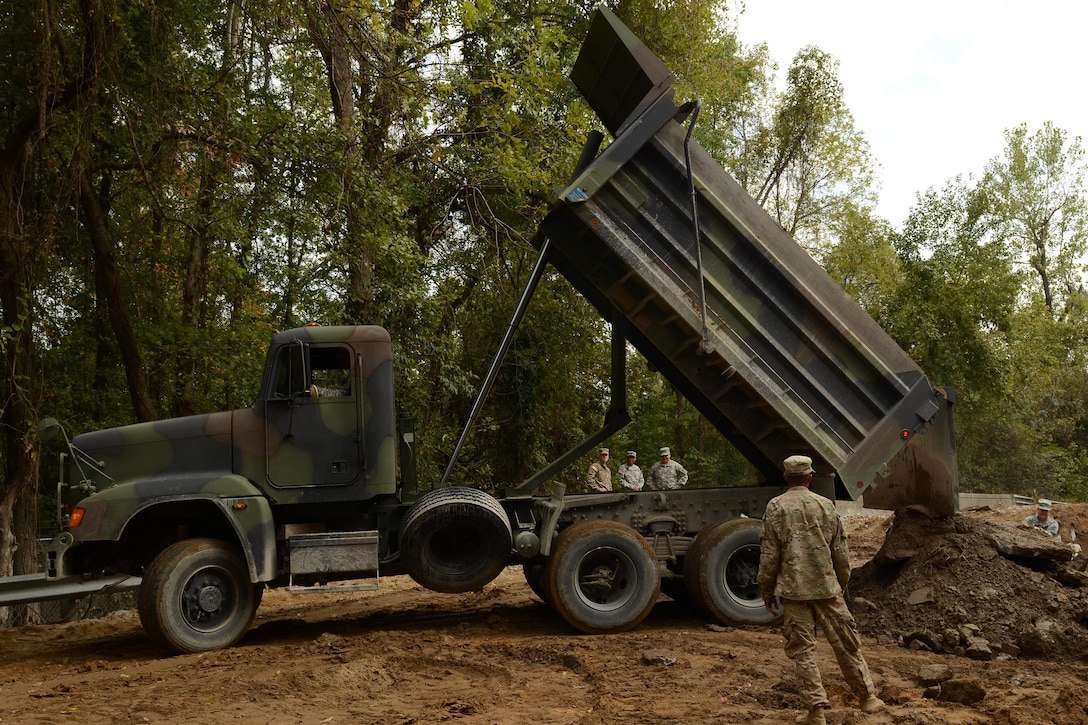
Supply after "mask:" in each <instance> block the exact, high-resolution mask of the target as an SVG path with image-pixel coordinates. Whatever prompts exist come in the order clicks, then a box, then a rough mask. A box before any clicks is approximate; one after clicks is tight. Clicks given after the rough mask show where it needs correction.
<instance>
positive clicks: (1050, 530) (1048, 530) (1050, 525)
mask: <svg viewBox="0 0 1088 725" xmlns="http://www.w3.org/2000/svg"><path fill="white" fill-rule="evenodd" d="M1024 526H1031V527H1034V528H1036V529H1039V530H1040V531H1042V532H1043V533H1044V534H1046V535H1047V536H1057V535H1058V520H1057V519H1055V518H1054V517H1053V516H1047V517H1046V521H1040V520H1039V514H1032V515H1031V516H1028V517H1027V518H1026V519H1024Z"/></svg>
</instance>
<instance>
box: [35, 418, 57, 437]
mask: <svg viewBox="0 0 1088 725" xmlns="http://www.w3.org/2000/svg"><path fill="white" fill-rule="evenodd" d="M60 430H61V429H60V423H58V422H57V419H56V418H42V419H41V421H39V423H38V438H40V439H41V440H43V441H51V440H53V439H54V438H56V437H57V435H58V434H59V433H60Z"/></svg>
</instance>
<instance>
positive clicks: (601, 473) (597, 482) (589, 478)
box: [586, 462, 612, 491]
mask: <svg viewBox="0 0 1088 725" xmlns="http://www.w3.org/2000/svg"><path fill="white" fill-rule="evenodd" d="M586 483H588V484H589V490H590V491H611V490H612V471H611V470H609V468H608V466H602V465H601V464H600V463H599V462H597V463H593V464H592V465H590V467H589V471H587V472H586Z"/></svg>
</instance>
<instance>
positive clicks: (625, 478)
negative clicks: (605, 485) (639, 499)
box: [616, 451, 646, 491]
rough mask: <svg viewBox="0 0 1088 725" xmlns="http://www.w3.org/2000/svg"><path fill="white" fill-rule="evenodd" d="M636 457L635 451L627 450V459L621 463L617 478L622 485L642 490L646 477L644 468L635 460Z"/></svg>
mask: <svg viewBox="0 0 1088 725" xmlns="http://www.w3.org/2000/svg"><path fill="white" fill-rule="evenodd" d="M636 458H637V456H636V455H635V452H634V451H627V460H626V461H625V462H624V463H621V464H620V467H619V470H618V471H616V478H617V479H619V482H620V485H621V486H623V487H624V488H629V489H631V490H632V491H641V490H642V486H643V484H645V483H646V479H645V477H644V476H643V475H642V469H641V468H639V467H638V463H636V462H635V459H636Z"/></svg>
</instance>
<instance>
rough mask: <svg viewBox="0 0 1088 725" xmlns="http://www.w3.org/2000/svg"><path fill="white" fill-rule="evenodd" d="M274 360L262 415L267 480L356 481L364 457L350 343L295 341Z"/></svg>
mask: <svg viewBox="0 0 1088 725" xmlns="http://www.w3.org/2000/svg"><path fill="white" fill-rule="evenodd" d="M274 365H275V369H274V370H273V380H274V388H273V392H272V395H271V396H270V397H269V398H268V400H266V401H265V416H264V417H265V455H266V472H267V473H266V475H267V478H268V483H269V484H271V485H272V486H274V487H276V488H291V489H295V488H305V487H313V486H348V485H351V484H353V483H355V482H356V481H357V480H359V477H360V475H361V471H362V461H363V460H364V457H363V451H362V441H363V437H362V435H361V431H362V415H361V406H360V405H359V400H360V394H361V391H360V390H359V381H358V361H357V360H356V356H355V355H354V353H353V350H352V348H351V347H350V346H349V345H346V344H342V343H330V344H315V343H309V344H307V343H305V342H303V341H301V340H295V341H293V342H292V343H290V344H288V345H284V346H283V348H281V350H280V351H279V353H278V354H277V355H276V359H275V362H274Z"/></svg>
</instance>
